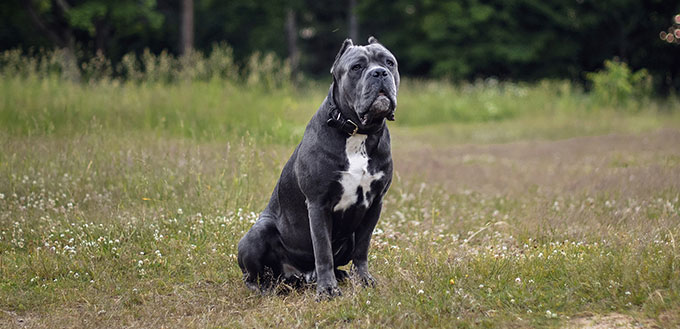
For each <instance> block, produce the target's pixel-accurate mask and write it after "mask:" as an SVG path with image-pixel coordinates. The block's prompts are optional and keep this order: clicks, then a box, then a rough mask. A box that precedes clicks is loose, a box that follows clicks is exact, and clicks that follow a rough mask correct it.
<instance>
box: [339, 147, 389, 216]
mask: <svg viewBox="0 0 680 329" xmlns="http://www.w3.org/2000/svg"><path fill="white" fill-rule="evenodd" d="M366 137H368V136H367V135H363V134H355V135H352V136H350V137H348V138H347V142H346V143H347V144H345V154H346V155H347V160H348V161H349V167H348V168H347V170H346V171H343V172H342V176H341V178H340V185H342V197H341V198H340V202H338V203H337V204H336V205H335V207H333V211H344V210H346V209H347V208H349V207H351V206H352V205H354V204H356V203H357V201H358V199H359V197H358V195H357V190H358V189H359V187H361V192H362V193H363V200H362V203H363V206H364V207H366V208H368V206H369V203H368V196H369V192H370V191H371V183H373V181H376V180H378V179H380V178H382V177H383V175H384V173H383V172H382V171H379V172H377V173H375V174H371V173H370V172H368V155H367V154H366Z"/></svg>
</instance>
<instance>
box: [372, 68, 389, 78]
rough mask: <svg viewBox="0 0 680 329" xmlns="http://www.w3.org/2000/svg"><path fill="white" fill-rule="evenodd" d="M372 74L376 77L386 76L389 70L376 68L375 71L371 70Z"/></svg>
mask: <svg viewBox="0 0 680 329" xmlns="http://www.w3.org/2000/svg"><path fill="white" fill-rule="evenodd" d="M371 76H372V77H374V78H379V77H386V76H387V70H385V69H384V68H382V67H378V68H375V69H373V71H371Z"/></svg>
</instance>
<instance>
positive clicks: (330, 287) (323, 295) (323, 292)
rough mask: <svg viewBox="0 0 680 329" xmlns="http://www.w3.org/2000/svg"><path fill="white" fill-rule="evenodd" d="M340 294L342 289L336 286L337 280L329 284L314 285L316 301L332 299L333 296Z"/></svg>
mask: <svg viewBox="0 0 680 329" xmlns="http://www.w3.org/2000/svg"><path fill="white" fill-rule="evenodd" d="M337 296H342V291H340V288H338V284H337V282H335V283H329V284H318V285H317V286H316V301H317V302H318V301H322V300H327V299H332V298H333V297H337Z"/></svg>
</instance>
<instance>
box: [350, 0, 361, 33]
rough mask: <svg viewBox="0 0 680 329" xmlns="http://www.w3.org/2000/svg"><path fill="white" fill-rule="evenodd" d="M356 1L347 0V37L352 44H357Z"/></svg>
mask: <svg viewBox="0 0 680 329" xmlns="http://www.w3.org/2000/svg"><path fill="white" fill-rule="evenodd" d="M356 9H357V1H356V0H349V37H350V39H352V41H354V42H359V22H358V21H357V14H356Z"/></svg>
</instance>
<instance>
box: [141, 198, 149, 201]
mask: <svg viewBox="0 0 680 329" xmlns="http://www.w3.org/2000/svg"><path fill="white" fill-rule="evenodd" d="M142 200H143V201H149V200H151V199H149V198H142Z"/></svg>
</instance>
